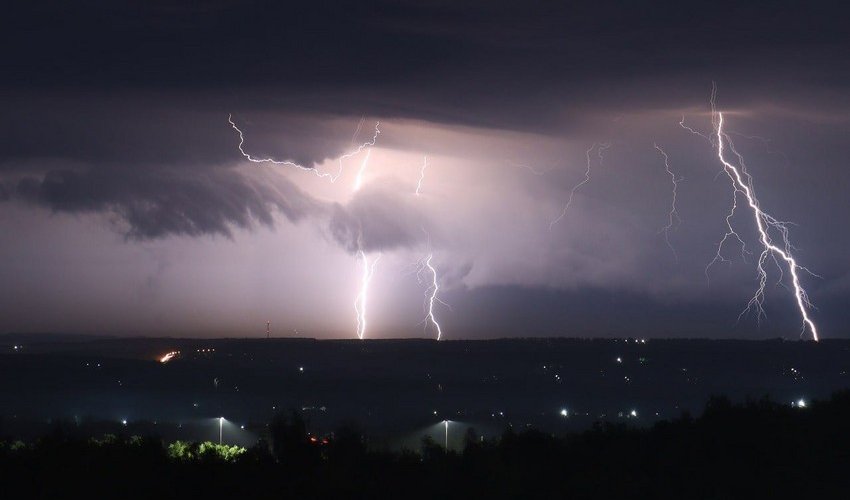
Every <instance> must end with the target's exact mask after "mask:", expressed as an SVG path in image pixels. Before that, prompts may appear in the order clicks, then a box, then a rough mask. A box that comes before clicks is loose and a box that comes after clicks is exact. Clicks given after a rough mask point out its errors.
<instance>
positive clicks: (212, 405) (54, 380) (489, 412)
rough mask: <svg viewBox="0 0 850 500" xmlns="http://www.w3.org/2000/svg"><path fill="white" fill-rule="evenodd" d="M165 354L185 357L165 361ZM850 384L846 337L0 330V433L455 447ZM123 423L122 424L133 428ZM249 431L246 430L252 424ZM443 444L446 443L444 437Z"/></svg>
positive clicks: (826, 392)
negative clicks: (278, 437) (325, 439)
mask: <svg viewBox="0 0 850 500" xmlns="http://www.w3.org/2000/svg"><path fill="white" fill-rule="evenodd" d="M168 352H179V354H176V355H175V356H174V357H173V358H172V359H171V360H170V361H168V362H166V363H162V362H160V359H161V358H162V357H163V356H164V355H165V354H166V353H168ZM846 387H850V341H847V340H825V341H822V342H820V343H814V342H801V341H782V340H767V341H734V340H645V341H641V340H640V339H605V340H580V339H505V340H492V341H443V342H434V341H424V340H395V341H394V340H385V341H382V340H366V341H356V340H355V341H349V340H338V341H328V340H323V341H317V340H310V339H217V340H202V339H145V338H138V339H97V338H80V339H73V338H68V337H61V336H59V337H39V336H31V335H22V336H17V337H16V336H5V337H2V336H0V432H3V431H4V430H5V431H6V432H8V433H11V434H14V435H16V436H21V437H36V436H40V435H43V434H44V433H45V432H47V431H48V430H49V429H50V428H51V422H52V421H53V420H55V419H65V420H70V421H74V422H76V423H77V424H78V425H81V426H82V425H88V426H89V427H90V428H91V427H92V422H100V423H102V424H103V425H101V426H100V427H97V428H93V430H92V435H93V436H98V435H102V434H103V433H104V432H123V431H128V432H131V433H137V434H142V435H144V434H150V433H156V434H158V435H160V436H163V437H164V438H167V439H171V440H175V439H182V440H214V441H217V440H218V435H219V430H220V429H219V421H218V417H224V418H225V422H224V426H223V434H224V441H225V442H228V443H231V444H240V445H242V446H250V445H251V444H253V443H254V442H255V441H256V439H257V438H258V437H259V433H258V431H257V429H262V428H263V427H264V425H265V423H266V422H268V421H269V420H270V419H271V417H272V415H274V414H275V413H277V412H279V411H288V410H290V409H295V410H298V411H299V412H301V413H302V414H303V415H304V416H305V418H306V419H307V420H308V421H309V425H310V430H311V431H312V432H315V433H317V434H325V433H327V432H330V431H331V430H333V429H334V428H336V427H337V426H338V425H340V424H341V423H344V422H347V421H355V422H358V423H359V424H360V425H361V426H362V428H363V429H364V431H365V432H366V433H367V434H368V435H369V436H370V438H371V440H372V442H373V443H375V442H376V440H383V441H384V442H385V443H386V445H387V446H388V447H390V448H393V449H400V447H401V446H403V445H407V446H411V443H412V445H413V446H416V445H418V442H419V440H420V439H421V437H422V436H423V435H425V434H430V435H432V436H433V437H434V438H435V439H439V438H443V437H444V436H443V432H442V431H443V429H442V428H441V427H440V426H441V424H442V423H443V422H444V421H446V420H448V421H450V422H451V425H450V426H449V435H448V441H449V446H450V447H451V448H453V449H457V450H459V449H460V448H461V447H462V445H463V434H464V432H465V430H466V429H467V428H469V427H470V426H471V427H474V428H475V429H476V430H477V431H478V432H479V433H481V434H483V435H485V436H487V437H495V436H498V435H499V434H500V433H501V432H502V430H503V429H504V428H506V427H511V426H512V427H513V428H514V429H516V430H521V429H524V428H527V427H534V428H537V429H541V430H543V431H546V432H566V431H570V430H574V431H577V430H584V429H587V428H589V427H590V426H591V425H593V424H594V422H597V421H600V420H602V421H608V422H613V423H629V424H630V425H637V426H648V425H651V424H652V423H653V422H655V421H657V420H661V419H670V418H676V417H678V416H679V415H681V413H682V412H683V411H690V412H691V413H693V414H698V413H699V412H701V411H702V408H703V406H704V405H705V402H706V401H707V400H708V399H709V397H711V396H712V395H716V394H724V395H727V396H728V397H729V398H730V399H731V400H732V401H734V402H741V401H744V400H745V399H746V398H755V399H758V398H762V397H764V396H769V397H770V398H772V399H773V400H774V401H777V402H779V403H782V404H787V405H790V404H792V403H796V402H799V401H800V400H802V401H803V402H804V403H805V402H806V401H809V400H812V399H823V398H828V397H829V396H830V394H831V393H832V392H834V391H838V390H841V389H844V388H846ZM125 421H126V424H125V423H124V422H125ZM243 426H244V427H245V428H244V429H243V428H242V427H243ZM441 440H442V439H441Z"/></svg>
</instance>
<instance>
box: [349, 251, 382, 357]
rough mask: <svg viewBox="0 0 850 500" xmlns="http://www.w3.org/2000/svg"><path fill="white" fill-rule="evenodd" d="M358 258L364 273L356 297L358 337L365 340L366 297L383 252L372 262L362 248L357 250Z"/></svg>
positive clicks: (355, 309) (355, 308)
mask: <svg viewBox="0 0 850 500" xmlns="http://www.w3.org/2000/svg"><path fill="white" fill-rule="evenodd" d="M357 258H359V259H360V261H361V262H362V265H363V274H362V275H361V278H360V292H359V293H358V294H357V297H356V298H355V299H354V311H355V313H357V338H359V339H360V340H363V337H364V336H365V334H366V299H367V298H368V296H369V282H370V281H372V276H373V275H374V274H375V267H376V266H377V265H378V261H379V260H381V254H378V255H376V256H375V258H374V259H373V260H372V262H371V263H370V262H369V257H368V256H367V255H366V253H365V252H364V251H363V250H362V249H361V250H358V251H357Z"/></svg>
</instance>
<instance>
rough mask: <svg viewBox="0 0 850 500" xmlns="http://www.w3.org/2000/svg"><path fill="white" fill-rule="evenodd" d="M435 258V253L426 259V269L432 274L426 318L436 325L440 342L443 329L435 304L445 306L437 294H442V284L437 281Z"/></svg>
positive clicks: (431, 253)
mask: <svg viewBox="0 0 850 500" xmlns="http://www.w3.org/2000/svg"><path fill="white" fill-rule="evenodd" d="M433 258H434V253H433V252H429V253H428V257H427V258H425V267H426V268H428V271H429V272H430V273H431V284H430V285H429V287H428V290H427V292H426V294H427V295H428V301H427V304H428V314H427V316H426V317H425V319H426V320H427V321H430V322H431V324H432V325H434V329H435V330H437V340H440V339H441V338H442V337H443V329H442V328H441V327H440V323H439V322H437V318H436V317H435V316H434V303H435V302H440V303H441V304H443V303H444V302H443V301H441V300H440V299H439V298H438V297H437V294H439V293H440V284H439V282H438V281H437V270H436V269H435V268H434V266H433V265H431V260H432V259H433Z"/></svg>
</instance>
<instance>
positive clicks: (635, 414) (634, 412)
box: [629, 410, 637, 417]
mask: <svg viewBox="0 0 850 500" xmlns="http://www.w3.org/2000/svg"><path fill="white" fill-rule="evenodd" d="M629 415H631V416H633V417H637V410H632V411H631V413H629Z"/></svg>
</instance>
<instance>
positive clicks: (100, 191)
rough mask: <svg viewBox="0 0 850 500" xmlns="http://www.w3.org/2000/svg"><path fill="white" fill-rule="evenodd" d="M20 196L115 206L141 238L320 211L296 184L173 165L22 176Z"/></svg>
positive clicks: (85, 208) (73, 209)
mask: <svg viewBox="0 0 850 500" xmlns="http://www.w3.org/2000/svg"><path fill="white" fill-rule="evenodd" d="M16 195H17V196H18V197H20V198H22V199H24V200H28V201H32V202H35V203H38V204H41V205H44V206H46V207H48V208H50V209H51V210H54V211H63V212H70V213H78V212H109V213H113V214H116V215H118V216H119V217H121V219H122V220H123V221H124V222H126V225H127V226H128V228H127V229H126V234H127V236H128V237H130V238H134V239H151V238H160V237H164V236H168V235H188V236H200V235H205V234H220V235H224V236H228V237H229V236H231V228H232V227H234V226H235V227H239V228H251V227H253V225H254V224H255V223H260V224H264V225H267V226H271V225H272V224H273V222H274V219H273V211H274V210H277V211H278V212H280V213H282V214H284V215H285V216H286V217H287V218H288V219H290V220H292V221H298V220H299V219H301V218H302V217H304V216H306V215H309V214H313V213H316V212H317V211H319V210H321V206H320V204H319V203H318V202H316V201H315V200H313V199H311V198H310V197H308V196H306V195H304V194H303V193H301V191H300V190H299V189H298V188H296V187H295V186H294V185H293V184H292V183H290V182H289V181H287V180H285V179H281V178H277V179H274V180H273V181H271V182H270V180H269V179H268V178H267V179H265V180H264V181H262V182H260V181H258V180H254V179H252V178H251V177H250V176H246V175H243V174H241V173H239V172H236V171H234V170H231V169H212V170H208V171H205V172H202V173H196V174H191V175H186V174H180V173H175V172H170V171H159V172H146V173H128V172H121V173H120V175H116V174H115V173H114V172H111V171H108V170H95V171H89V172H76V171H73V170H51V171H49V172H47V173H46V174H45V175H44V176H43V177H40V178H36V177H25V178H23V179H21V180H20V181H18V184H17V187H16Z"/></svg>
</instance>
